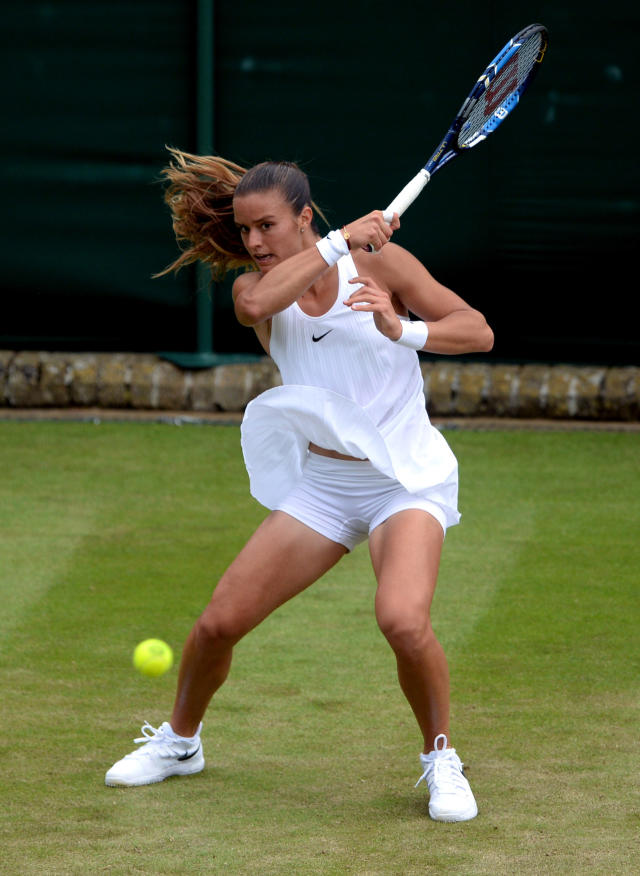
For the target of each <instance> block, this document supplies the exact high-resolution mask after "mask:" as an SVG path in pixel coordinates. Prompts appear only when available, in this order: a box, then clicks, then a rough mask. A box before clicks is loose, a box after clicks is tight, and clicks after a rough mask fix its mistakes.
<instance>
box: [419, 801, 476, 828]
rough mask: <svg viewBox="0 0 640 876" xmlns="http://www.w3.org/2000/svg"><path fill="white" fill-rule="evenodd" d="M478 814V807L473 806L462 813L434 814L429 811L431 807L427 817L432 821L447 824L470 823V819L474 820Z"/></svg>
mask: <svg viewBox="0 0 640 876" xmlns="http://www.w3.org/2000/svg"><path fill="white" fill-rule="evenodd" d="M477 814H478V807H477V806H476V805H475V804H474V805H473V806H470V807H469V808H468V809H465V810H464V811H463V812H438V813H434V812H432V811H431V807H429V816H430V817H431V818H432V819H433V821H446V822H448V823H449V824H451V823H453V822H455V821H471V819H472V818H475V817H476V815H477Z"/></svg>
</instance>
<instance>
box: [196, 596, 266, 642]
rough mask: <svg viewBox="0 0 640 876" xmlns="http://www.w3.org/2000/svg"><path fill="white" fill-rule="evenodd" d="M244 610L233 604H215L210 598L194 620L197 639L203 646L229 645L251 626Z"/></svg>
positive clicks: (238, 639) (243, 634) (237, 640)
mask: <svg viewBox="0 0 640 876" xmlns="http://www.w3.org/2000/svg"><path fill="white" fill-rule="evenodd" d="M252 626H253V623H252V621H251V619H249V618H248V617H247V615H246V613H245V612H244V611H242V610H241V609H240V608H239V607H237V606H234V605H232V604H231V605H217V604H216V601H215V600H212V601H211V602H210V603H209V605H208V606H207V607H206V608H205V610H204V611H203V612H202V614H201V615H200V617H199V618H198V620H197V621H196V635H197V637H198V641H199V642H200V644H201V645H202V646H203V647H205V648H212V649H214V648H216V646H221V647H231V646H233V645H235V644H236V642H239V641H240V639H241V638H242V637H243V636H245V635H246V634H247V633H248V632H249V630H250V629H251V628H252Z"/></svg>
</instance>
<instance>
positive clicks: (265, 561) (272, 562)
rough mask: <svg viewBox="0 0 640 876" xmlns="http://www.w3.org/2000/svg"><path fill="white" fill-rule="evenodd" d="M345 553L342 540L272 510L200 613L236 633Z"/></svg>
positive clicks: (266, 614)
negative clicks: (327, 535)
mask: <svg viewBox="0 0 640 876" xmlns="http://www.w3.org/2000/svg"><path fill="white" fill-rule="evenodd" d="M345 553H347V550H346V548H345V547H344V546H343V545H341V544H337V543H336V542H334V541H331V540H330V539H328V538H326V536H324V535H321V534H320V533H318V532H315V531H314V530H313V529H310V528H309V527H308V526H306V525H305V524H304V523H301V522H300V521H298V520H295V519H294V518H293V517H290V516H289V515H288V514H286V513H284V512H282V511H274V512H272V513H271V514H270V515H269V516H268V517H267V518H266V519H265V520H264V521H263V522H262V523H261V524H260V526H259V527H258V529H257V530H256V531H255V532H254V534H253V535H252V536H251V538H250V539H249V541H248V542H247V543H246V545H245V546H244V548H243V549H242V550H241V551H240V553H239V554H238V556H237V557H236V558H235V560H234V561H233V562H232V563H231V565H230V566H229V568H228V569H227V570H226V572H225V573H224V574H223V576H222V578H221V579H220V581H219V583H218V585H217V587H216V589H215V590H214V592H213V595H212V597H211V601H210V602H209V604H208V606H207V608H206V609H205V611H204V613H203V619H204V620H205V621H206V620H207V619H209V620H210V621H214V622H215V625H223V626H226V627H227V634H228V635H230V636H231V637H232V638H238V637H239V636H240V635H243V634H244V633H245V632H248V631H249V630H250V629H252V628H253V627H255V626H256V625H257V624H259V623H260V622H261V621H262V620H264V618H266V617H267V616H268V615H269V614H270V613H271V612H272V611H274V610H275V609H276V608H278V606H280V605H283V604H284V603H285V602H287V601H288V600H289V599H291V598H292V597H293V596H296V595H297V594H298V593H301V592H302V591H303V590H305V589H306V588H307V587H308V586H309V585H310V584H313V582H314V581H317V580H318V579H319V578H321V577H322V575H324V573H325V572H327V571H328V570H329V569H330V568H331V567H332V566H334V565H335V564H336V563H337V562H338V560H339V559H340V558H341V557H343V556H344V554H345ZM230 627H231V628H234V629H233V632H232V631H231V629H229V628H230Z"/></svg>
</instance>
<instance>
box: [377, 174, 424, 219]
mask: <svg viewBox="0 0 640 876" xmlns="http://www.w3.org/2000/svg"><path fill="white" fill-rule="evenodd" d="M430 179H431V174H430V173H429V171H428V170H425V169H424V167H423V168H421V170H420V171H419V173H417V174H416V175H415V176H414V178H413V179H412V180H410V181H409V182H408V183H407V184H406V186H405V187H404V188H403V189H402V191H401V192H400V193H399V194H397V195H396V196H395V198H394V199H393V201H391V203H390V204H389V206H388V207H387V209H386V210H385V212H389V213H391V214H392V215H393V213H397V214H398V216H402V214H403V213H404V211H405V210H406V209H407V207H409V206H410V205H411V204H413V202H414V201H415V199H416V198H417V197H418V195H419V194H420V192H421V191H422V189H423V188H424V187H425V186H426V184H427V183H428V182H429V180H430Z"/></svg>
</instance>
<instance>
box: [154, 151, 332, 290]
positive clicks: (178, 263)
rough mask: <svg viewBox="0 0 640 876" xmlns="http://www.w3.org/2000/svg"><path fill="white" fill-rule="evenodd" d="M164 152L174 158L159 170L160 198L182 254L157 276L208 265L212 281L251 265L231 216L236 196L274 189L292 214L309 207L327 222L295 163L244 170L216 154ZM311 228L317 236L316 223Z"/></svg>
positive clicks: (272, 164)
mask: <svg viewBox="0 0 640 876" xmlns="http://www.w3.org/2000/svg"><path fill="white" fill-rule="evenodd" d="M168 148H169V152H170V153H171V158H172V160H171V161H170V163H169V164H168V166H167V167H165V168H164V169H163V170H162V176H163V177H164V178H165V179H166V180H168V182H169V185H168V186H167V188H166V189H165V193H164V200H165V203H166V204H168V206H169V208H170V210H171V218H172V224H173V231H174V234H175V236H176V241H177V242H178V246H179V247H180V249H181V250H182V252H181V254H180V255H179V256H178V258H176V259H175V260H174V261H173V262H172V263H171V264H170V265H168V266H167V267H166V268H165V269H164V270H163V271H160V272H159V273H157V274H155V275H154V276H155V277H162V276H164V275H165V274H168V273H169V272H170V271H175V272H177V271H179V270H180V268H182V267H184V266H185V265H189V264H192V263H193V262H197V261H200V262H203V263H204V264H206V265H208V266H209V268H210V269H211V273H212V274H213V276H214V278H216V279H220V278H222V277H223V276H224V275H225V274H226V273H227V271H231V270H233V269H237V268H243V267H249V266H252V265H253V261H252V259H251V256H250V255H249V253H248V252H247V251H246V249H245V247H244V244H243V243H242V239H241V237H240V233H239V231H238V229H237V227H236V224H235V221H234V218H233V197H234V195H235V194H236V193H237V194H239V195H240V194H245V195H246V194H249V193H250V192H262V191H271V190H273V189H277V190H278V191H279V192H281V194H282V195H283V197H284V199H285V201H286V202H287V203H288V204H290V205H291V208H292V209H293V211H294V212H295V214H296V215H299V214H300V213H301V211H302V210H303V209H304V207H305V206H307V205H310V206H311V207H312V209H313V210H314V211H315V212H316V213H318V215H319V216H321V217H322V219H323V220H324V221H325V222H326V219H325V217H324V215H323V213H322V211H321V210H320V209H319V208H318V207H317V206H316V205H315V204H314V203H313V201H312V200H311V191H310V188H309V180H308V177H307V175H306V173H304V171H302V170H301V169H300V168H299V167H298V165H297V164H294V163H293V162H289V161H265V162H263V163H262V164H257V165H256V166H255V167H252V168H250V169H248V170H247V169H246V168H244V167H241V166H240V165H239V164H235V162H233V161H229V160H228V159H226V158H221V157H220V156H217V155H192V154H190V153H189V152H182V151H181V150H179V149H174V148H172V147H168ZM311 225H312V228H313V230H314V231H316V232H318V228H317V225H316V223H315V220H314V221H313V222H312V223H311Z"/></svg>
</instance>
